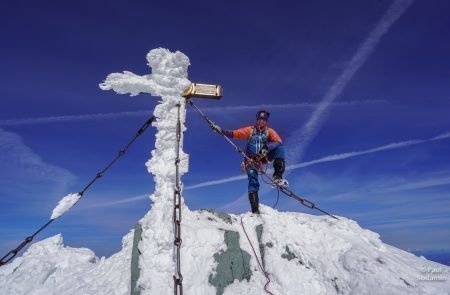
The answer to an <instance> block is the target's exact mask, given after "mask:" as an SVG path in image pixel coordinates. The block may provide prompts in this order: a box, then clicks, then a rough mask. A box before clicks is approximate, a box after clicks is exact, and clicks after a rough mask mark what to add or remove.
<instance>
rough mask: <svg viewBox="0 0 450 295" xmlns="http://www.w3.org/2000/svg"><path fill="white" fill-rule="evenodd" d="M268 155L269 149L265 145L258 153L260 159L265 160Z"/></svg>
mask: <svg viewBox="0 0 450 295" xmlns="http://www.w3.org/2000/svg"><path fill="white" fill-rule="evenodd" d="M268 153H269V148H268V147H267V145H263V147H262V149H261V151H260V152H259V154H260V157H261V158H265V157H266V156H267V154H268Z"/></svg>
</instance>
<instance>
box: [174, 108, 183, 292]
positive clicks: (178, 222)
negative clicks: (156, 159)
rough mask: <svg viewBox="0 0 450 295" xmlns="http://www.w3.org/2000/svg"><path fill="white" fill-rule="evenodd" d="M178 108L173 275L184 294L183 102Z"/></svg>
mask: <svg viewBox="0 0 450 295" xmlns="http://www.w3.org/2000/svg"><path fill="white" fill-rule="evenodd" d="M176 106H177V108H178V120H177V151H176V152H177V156H176V159H175V192H174V194H173V227H174V235H175V239H174V241H173V243H174V245H175V247H176V249H175V252H176V260H177V263H176V272H175V275H174V276H173V284H174V288H173V289H174V294H175V295H183V276H182V274H181V250H180V248H181V243H182V240H181V186H180V171H179V170H180V167H179V164H180V142H181V120H180V108H181V104H179V103H178V104H177V105H176Z"/></svg>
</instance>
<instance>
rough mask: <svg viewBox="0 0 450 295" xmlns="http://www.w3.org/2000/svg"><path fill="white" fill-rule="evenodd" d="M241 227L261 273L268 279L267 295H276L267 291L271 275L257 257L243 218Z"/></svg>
mask: <svg viewBox="0 0 450 295" xmlns="http://www.w3.org/2000/svg"><path fill="white" fill-rule="evenodd" d="M241 226H242V229H243V230H244V233H245V236H246V237H247V240H248V243H249V244H250V246H251V247H252V251H253V255H254V256H255V258H256V261H257V262H258V266H259V269H260V270H261V272H262V273H263V274H264V276H265V277H266V280H267V281H266V284H265V285H264V291H266V293H268V294H271V295H274V294H273V293H272V292H270V291H269V290H267V285H269V283H270V278H269V274H268V273H267V272H266V270H265V269H264V267H263V266H262V264H261V262H260V261H259V258H258V255H256V251H255V248H254V247H253V245H252V242H251V241H250V238H249V237H248V234H247V231H246V230H245V227H244V222H243V221H242V217H241Z"/></svg>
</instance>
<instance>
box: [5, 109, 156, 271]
mask: <svg viewBox="0 0 450 295" xmlns="http://www.w3.org/2000/svg"><path fill="white" fill-rule="evenodd" d="M154 120H155V116H151V117H150V118H149V119H148V120H147V121H146V122H145V123H144V124H143V125H142V126H141V128H139V130H138V131H137V132H136V135H135V136H134V137H133V138H132V139H131V140H130V141H129V142H128V143H127V144H126V145H125V146H124V147H123V148H122V149H121V150H120V151H119V153H118V154H117V156H116V157H115V158H114V159H113V160H112V161H111V162H110V163H109V164H108V165H106V167H105V168H104V169H103V170H102V171H100V172H98V173H97V174H96V175H95V177H94V178H93V179H92V180H91V181H90V182H89V183H88V184H87V185H86V186H85V187H84V188H83V190H82V191H80V192H79V193H78V194H79V195H80V196H81V197H80V199H79V200H81V198H82V197H83V195H84V193H85V192H86V191H87V190H88V189H89V188H90V187H91V186H92V185H93V184H94V183H95V182H96V181H97V180H98V179H99V178H101V177H102V176H103V174H105V173H106V171H108V170H109V168H111V167H112V166H113V165H114V164H115V163H116V162H117V160H119V158H121V157H122V156H123V155H124V154H125V152H126V151H127V150H128V148H129V147H130V146H131V145H132V144H133V143H134V141H135V140H136V139H137V138H138V137H139V136H141V135H142V133H144V131H145V130H146V129H147V128H148V127H149V126H150V125H151V124H152V122H153V121H154ZM79 200H78V201H79ZM58 218H59V217H58ZM58 218H54V219H50V220H49V221H48V222H47V223H46V224H44V225H43V226H42V227H41V228H40V229H38V230H37V231H36V232H35V233H34V234H32V235H31V236H29V237H27V238H25V240H24V241H23V242H22V243H21V244H20V245H19V246H18V247H17V248H16V249H14V250H11V251H10V252H9V253H8V254H6V255H5V256H3V257H2V258H1V259H0V266H2V265H4V264H6V263H8V262H10V261H11V260H12V259H14V257H15V256H16V255H17V253H19V252H20V251H21V250H22V249H23V248H24V247H25V246H26V245H27V244H29V243H31V241H33V239H34V237H35V236H36V235H37V234H39V233H40V232H41V231H42V230H44V229H45V228H46V227H47V226H49V225H50V224H51V223H52V222H53V221H55V220H56V219H58Z"/></svg>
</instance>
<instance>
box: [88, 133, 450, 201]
mask: <svg viewBox="0 0 450 295" xmlns="http://www.w3.org/2000/svg"><path fill="white" fill-rule="evenodd" d="M448 138H450V132H447V133H442V134H440V135H438V136H434V137H431V138H428V139H413V140H406V141H401V142H395V143H390V144H386V145H383V146H379V147H376V148H372V149H368V150H365V151H358V152H349V153H343V154H337V155H330V156H326V157H322V158H319V159H316V160H312V161H308V162H304V163H299V164H294V165H290V166H287V167H286V170H295V169H299V168H304V167H308V166H313V165H317V164H320V163H326V162H334V161H340V160H345V159H348V158H353V157H357V156H362V155H367V154H372V153H378V152H382V151H387V150H394V149H399V148H403V147H408V146H413V145H418V144H423V143H427V142H432V141H438V140H443V139H448ZM242 179H247V175H238V176H233V177H227V178H224V179H218V180H211V181H206V182H202V183H199V184H194V185H189V186H185V187H184V190H192V189H196V188H202V187H208V186H214V185H219V184H223V183H229V182H233V181H238V180H242ZM448 180H449V179H448V178H445V179H444V180H439V181H438V182H436V181H434V182H432V183H431V182H428V181H427V182H420V183H416V186H414V185H408V187H406V186H404V187H399V188H397V189H406V188H417V187H423V186H424V185H437V184H440V183H444V182H445V184H446V183H447V182H446V181H448ZM147 198H149V194H143V195H138V196H135V197H131V198H125V199H120V200H116V201H111V202H105V203H99V204H92V205H90V206H87V207H83V208H95V207H108V206H114V205H118V204H124V203H129V202H135V201H140V200H144V199H147ZM239 200H240V199H237V200H235V202H237V201H239ZM230 205H231V204H228V205H226V206H230Z"/></svg>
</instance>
